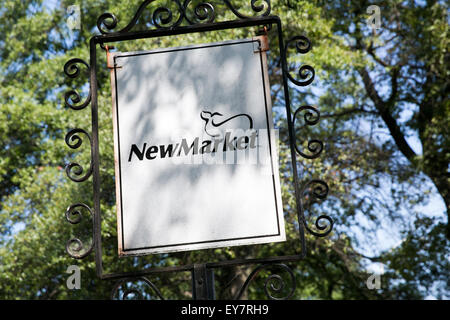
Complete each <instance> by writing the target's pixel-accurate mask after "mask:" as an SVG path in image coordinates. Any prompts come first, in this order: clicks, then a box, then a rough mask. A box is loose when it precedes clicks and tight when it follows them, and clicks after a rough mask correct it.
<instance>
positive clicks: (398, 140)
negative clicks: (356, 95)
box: [358, 68, 416, 164]
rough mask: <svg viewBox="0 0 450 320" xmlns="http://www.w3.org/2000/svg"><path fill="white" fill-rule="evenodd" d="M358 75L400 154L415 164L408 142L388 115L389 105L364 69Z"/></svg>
mask: <svg viewBox="0 0 450 320" xmlns="http://www.w3.org/2000/svg"><path fill="white" fill-rule="evenodd" d="M358 72H359V74H360V75H361V77H362V80H363V83H364V87H365V89H366V92H367V94H368V96H369V98H370V99H371V100H372V102H373V103H374V105H375V107H376V108H377V110H378V112H379V114H380V116H381V118H382V119H383V121H384V123H385V124H386V126H387V127H388V129H389V132H390V134H391V135H392V138H393V139H394V141H395V144H396V145H397V147H398V149H399V150H400V152H401V153H402V154H403V155H404V156H405V157H406V158H407V159H408V160H409V161H410V162H411V163H412V164H415V162H416V161H415V157H416V153H415V152H414V150H413V149H412V148H411V147H410V145H409V144H408V142H407V141H406V139H405V136H404V134H403V133H402V131H401V129H400V127H399V125H398V124H397V121H396V120H395V119H394V117H393V116H392V115H391V113H390V105H389V104H388V103H386V102H384V101H383V99H382V98H381V97H380V95H379V94H378V91H377V90H376V89H375V86H374V84H373V81H372V79H371V78H370V75H369V72H368V71H367V70H366V69H365V68H361V69H359V70H358Z"/></svg>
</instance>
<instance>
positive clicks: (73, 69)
mask: <svg viewBox="0 0 450 320" xmlns="http://www.w3.org/2000/svg"><path fill="white" fill-rule="evenodd" d="M156 1H157V0H146V1H143V2H142V4H141V5H140V6H139V8H138V10H137V11H136V13H135V15H134V17H133V19H132V20H131V22H130V23H129V24H128V25H127V26H125V27H124V28H123V29H121V30H120V31H116V32H114V31H111V30H113V29H114V28H115V27H116V25H117V19H116V17H115V16H114V15H113V14H110V13H104V14H102V15H100V17H99V18H98V20H97V27H98V30H99V31H100V33H101V34H100V35H94V36H93V37H92V38H91V39H90V43H89V45H90V64H88V63H87V62H85V61H84V60H82V59H79V58H74V59H71V60H69V61H68V62H67V63H66V64H65V65H64V73H65V74H66V75H67V76H68V77H70V78H77V77H78V76H79V75H80V67H79V65H84V67H86V68H87V70H88V72H89V74H90V76H89V93H88V95H87V97H86V98H85V99H84V101H83V100H82V98H81V95H80V94H79V93H78V92H77V91H76V90H69V91H67V92H66V93H65V104H66V106H67V107H69V108H71V109H73V110H82V109H84V108H86V107H87V106H88V105H89V104H90V105H91V117H92V119H91V121H92V136H91V135H90V134H89V133H88V132H87V131H86V130H84V129H81V128H77V129H73V130H70V131H69V132H68V133H67V135H66V137H65V141H66V143H67V145H68V146H69V147H70V148H72V149H78V148H79V147H80V146H81V145H82V143H83V139H82V138H81V136H80V134H83V135H85V136H86V137H87V138H88V140H89V143H90V148H91V150H90V151H91V161H90V165H89V168H88V169H87V170H84V169H83V167H82V166H81V165H80V164H79V163H77V162H70V163H69V164H68V165H67V166H66V168H65V170H66V173H67V176H68V177H69V178H70V179H71V180H72V181H75V182H83V181H86V180H87V179H88V178H89V177H91V176H92V177H93V204H94V205H93V209H91V208H90V207H89V206H88V205H86V204H84V203H75V204H73V205H71V206H69V208H68V209H67V211H66V219H67V220H68V222H70V223H71V224H78V223H79V222H80V221H81V217H82V214H81V212H80V210H81V209H85V210H87V211H88V212H89V213H90V215H91V216H92V219H93V225H92V226H93V241H92V244H91V245H90V246H89V247H88V248H84V244H83V242H82V241H81V240H80V239H79V238H73V239H70V240H69V241H68V242H67V244H66V251H67V253H68V254H69V255H70V256H71V257H73V258H76V259H82V258H84V257H86V256H87V255H89V254H90V253H91V252H92V251H94V252H95V264H96V273H97V276H98V277H99V278H100V279H104V280H106V279H109V280H117V283H116V285H115V286H114V289H113V291H112V296H111V297H112V298H113V297H114V295H115V294H116V293H117V292H118V290H119V287H120V286H121V285H122V284H123V283H125V282H127V281H136V280H141V281H144V282H145V283H146V284H147V285H149V286H150V287H151V288H152V289H153V290H154V291H155V292H156V294H157V295H158V296H159V297H160V298H163V297H162V295H161V293H160V292H159V290H158V289H157V287H156V286H155V285H154V284H153V283H152V282H151V281H149V280H148V279H147V278H146V276H147V275H150V274H157V273H165V272H181V271H190V272H191V273H192V280H193V282H192V286H193V297H194V298H197V299H213V298H214V285H213V277H214V274H213V270H214V269H215V268H220V267H230V266H238V265H244V264H258V266H257V267H256V268H255V269H254V270H253V272H252V273H251V274H250V275H249V277H248V278H247V280H246V281H245V283H244V285H243V287H242V288H241V290H240V291H239V292H238V294H237V295H236V297H235V298H236V299H239V298H240V297H241V296H242V294H243V293H244V291H245V290H246V289H247V287H248V285H249V284H250V282H252V281H253V279H254V278H255V277H256V275H257V274H258V273H259V272H260V271H261V270H263V269H264V268H266V267H268V266H275V267H278V268H281V269H283V270H285V271H287V272H288V273H289V275H290V278H291V281H292V286H293V287H292V290H291V291H290V292H289V294H288V295H287V296H285V297H283V299H287V298H290V297H291V296H292V294H293V292H294V289H295V276H294V272H293V271H292V270H291V268H289V267H288V266H287V265H286V264H285V263H289V262H295V261H298V260H301V259H302V258H304V257H305V255H306V243H305V230H306V231H308V232H309V233H311V234H312V235H314V236H317V237H323V236H326V235H328V234H329V233H330V232H331V230H332V228H333V220H332V219H331V218H330V217H329V216H327V215H321V216H319V217H317V218H316V221H315V229H316V230H317V231H315V230H313V229H312V228H311V227H310V226H308V222H307V220H306V218H305V214H304V207H303V197H304V195H305V193H306V191H308V190H312V193H311V196H312V197H313V198H317V199H324V198H325V197H326V196H327V194H328V185H327V184H326V183H325V182H324V181H322V180H317V179H313V180H311V181H309V182H308V183H306V184H305V185H304V186H303V187H302V188H300V187H299V176H298V170H297V153H298V154H299V155H300V156H301V157H303V158H306V159H314V158H317V157H318V156H319V155H320V154H321V152H322V150H323V143H322V142H321V141H319V140H317V139H313V140H309V141H308V143H307V149H308V151H307V152H305V151H302V150H301V149H300V147H299V146H298V145H297V143H296V132H295V122H296V118H297V116H298V115H299V114H300V113H301V112H305V113H304V117H303V118H304V121H305V124H306V125H307V126H313V125H315V124H317V123H318V121H319V118H320V113H319V110H317V108H315V107H312V106H307V105H306V106H301V107H299V108H297V109H296V110H295V112H293V113H292V110H291V102H290V96H289V83H291V84H293V85H296V86H307V85H309V84H310V83H311V82H312V81H313V80H314V76H315V73H314V68H313V67H311V66H309V65H302V66H301V67H300V68H299V70H298V77H299V78H300V79H296V78H295V77H293V76H292V75H291V74H290V72H289V69H288V63H287V51H288V47H289V45H291V44H292V43H295V48H296V50H297V52H298V53H300V54H305V53H307V52H309V51H310V49H311V43H310V41H309V39H308V38H307V37H305V36H296V37H293V38H290V39H289V40H288V41H287V42H286V44H284V42H283V29H282V23H281V20H280V18H279V17H278V16H274V15H270V13H271V4H270V0H249V2H250V7H251V10H252V11H253V12H254V13H255V14H256V16H254V17H249V16H246V15H244V14H242V13H240V11H239V10H238V9H236V8H235V7H234V6H233V5H232V4H231V1H229V0H222V3H223V5H225V6H226V8H227V9H229V10H230V11H231V12H232V13H233V14H234V16H235V17H236V18H237V19H236V20H232V21H224V22H215V19H216V14H215V7H214V5H213V4H211V3H210V2H203V1H201V0H199V1H195V0H194V1H193V0H171V1H172V3H173V5H175V6H176V7H177V9H178V14H179V17H178V19H177V20H176V21H174V19H173V12H172V11H171V10H170V9H169V8H167V7H158V8H157V9H156V10H154V11H153V14H152V23H151V24H152V25H153V26H154V29H151V30H145V31H132V29H133V28H134V27H135V26H136V24H137V21H138V19H139V18H140V17H141V16H142V13H143V12H144V10H145V9H146V8H147V7H148V5H150V4H151V3H153V2H156ZM194 2H195V3H197V4H196V5H195V7H194V8H193V9H192V11H191V12H190V11H189V10H191V9H190V8H189V6H190V5H191V4H192V3H194ZM258 3H260V5H258ZM189 13H190V14H189ZM272 25H276V27H277V36H278V42H279V50H280V55H281V65H282V68H281V72H282V82H283V83H282V85H283V89H284V97H285V103H286V116H287V124H288V132H289V147H290V155H291V164H292V174H293V180H294V190H295V199H296V209H297V220H298V221H297V222H298V229H299V238H300V243H301V254H298V255H290V256H278V257H268V258H261V259H259V258H255V259H235V260H227V261H218V262H208V263H201V264H190V265H183V266H172V267H158V268H151V269H144V270H140V271H135V272H123V273H110V274H104V273H103V262H102V244H101V210H100V174H99V135H98V123H99V118H98V101H97V98H98V92H97V45H100V46H101V47H102V48H103V49H105V44H107V43H114V42H120V41H127V40H136V39H143V38H157V37H165V36H174V35H181V34H188V33H198V32H207V31H219V30H226V29H233V28H246V27H256V26H264V27H266V28H267V27H268V28H271V27H272ZM103 27H106V29H107V30H105V29H103ZM322 221H325V222H326V223H325V225H324V224H322ZM83 250H84V252H83ZM274 281H275V282H276V283H277V285H275V284H274ZM269 284H270V289H271V290H273V291H275V292H280V291H281V289H282V287H283V286H284V281H283V279H282V278H281V277H280V276H279V275H277V274H275V275H271V276H269V277H268V279H267V280H266V283H265V292H266V295H267V296H268V297H269V298H270V299H279V297H275V296H273V295H271V293H270V292H269V290H268V285H269ZM130 294H134V295H135V296H136V295H137V297H142V296H141V295H140V294H139V292H136V290H125V291H124V293H123V296H122V298H127V297H128V296H129V295H130Z"/></svg>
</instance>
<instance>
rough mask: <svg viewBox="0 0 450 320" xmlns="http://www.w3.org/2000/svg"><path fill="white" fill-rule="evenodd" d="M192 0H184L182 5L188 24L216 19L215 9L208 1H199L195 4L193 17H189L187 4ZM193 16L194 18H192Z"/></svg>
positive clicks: (210, 21)
mask: <svg viewBox="0 0 450 320" xmlns="http://www.w3.org/2000/svg"><path fill="white" fill-rule="evenodd" d="M191 3H192V0H189V1H185V3H184V5H183V10H184V17H185V19H186V21H187V22H188V23H189V24H190V25H195V24H198V23H212V22H214V20H215V19H216V11H215V8H214V6H213V5H212V4H211V3H208V2H200V3H199V4H197V5H195V7H194V10H193V17H189V14H188V13H189V10H188V9H189V8H188V7H189V5H190V4H191ZM192 18H194V19H195V20H194V19H192Z"/></svg>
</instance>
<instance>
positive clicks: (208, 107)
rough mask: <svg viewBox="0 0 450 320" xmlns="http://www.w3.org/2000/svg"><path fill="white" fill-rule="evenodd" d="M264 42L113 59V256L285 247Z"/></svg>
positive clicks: (212, 45) (122, 55)
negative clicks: (116, 253) (279, 244)
mask: <svg viewBox="0 0 450 320" xmlns="http://www.w3.org/2000/svg"><path fill="white" fill-rule="evenodd" d="M263 40H264V38H263V37H258V38H253V39H247V40H235V41H227V42H220V43H209V44H203V45H194V46H189V47H182V48H169V49H168V48H166V49H161V50H154V51H139V52H115V53H112V54H110V57H109V64H110V65H114V66H115V68H114V69H113V71H112V73H111V84H112V92H113V122H114V151H115V161H116V163H115V165H116V166H115V173H116V198H117V224H118V242H119V255H121V256H124V255H141V254H152V253H167V252H175V251H187V250H197V249H205V248H216V247H227V246H237V245H249V244H257V243H269V242H277V241H284V240H285V230H284V218H283V210H282V203H281V192H280V182H279V174H278V158H277V151H276V148H277V141H276V132H275V131H274V129H273V120H272V110H271V101H270V86H269V83H268V74H267V60H266V53H265V51H264V50H262V49H261V48H263V47H264V43H265V42H264V41H263Z"/></svg>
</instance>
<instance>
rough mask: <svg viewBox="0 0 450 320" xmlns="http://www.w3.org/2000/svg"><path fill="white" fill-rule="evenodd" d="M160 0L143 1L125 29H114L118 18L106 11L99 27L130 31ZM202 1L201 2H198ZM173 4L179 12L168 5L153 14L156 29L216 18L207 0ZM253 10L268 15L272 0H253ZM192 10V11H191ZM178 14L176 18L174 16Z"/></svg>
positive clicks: (110, 31) (108, 30)
mask: <svg viewBox="0 0 450 320" xmlns="http://www.w3.org/2000/svg"><path fill="white" fill-rule="evenodd" d="M156 1H158V0H146V1H144V2H142V3H141V5H140V6H139V8H138V10H137V11H136V13H135V15H134V17H133V18H132V19H131V21H130V22H129V23H128V25H126V26H125V27H124V28H123V29H121V30H119V31H113V30H114V28H116V26H117V18H116V16H115V15H113V14H112V13H104V14H102V15H100V16H99V18H98V19H97V28H98V30H99V31H100V33H102V34H123V33H127V32H130V31H131V30H132V29H133V28H134V27H135V26H136V24H137V21H138V20H139V18H140V17H141V16H142V14H143V12H144V10H145V9H146V8H147V7H148V6H149V5H150V4H152V3H154V2H156ZM193 2H196V4H194V8H193V10H192V9H190V7H192V6H191V4H192V3H193ZM198 2H200V3H198ZM171 3H172V4H174V7H176V8H177V9H176V10H177V12H176V13H174V10H172V9H170V8H168V7H163V6H160V7H157V8H156V9H155V10H154V11H153V13H152V14H151V16H152V25H153V26H154V27H155V28H156V29H161V28H176V27H179V26H181V25H182V23H183V22H184V21H186V23H187V24H188V25H196V24H200V23H213V22H214V21H215V19H216V11H215V7H214V4H212V3H210V2H207V1H201V0H199V1H195V0H184V1H181V0H172V1H171ZM223 3H224V4H225V5H226V6H227V7H228V9H230V11H231V12H232V13H233V14H234V15H235V16H236V17H237V18H239V19H249V18H252V17H251V16H247V15H245V14H243V13H241V12H239V10H237V9H236V8H235V6H233V5H232V4H231V2H230V1H229V0H223ZM250 7H251V10H252V11H253V12H255V13H257V14H259V15H258V16H261V17H262V16H268V15H269V14H270V12H271V5H270V0H251V1H250ZM191 10H192V13H190V11H191ZM175 15H176V16H177V18H176V20H175V19H174V16H175Z"/></svg>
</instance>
